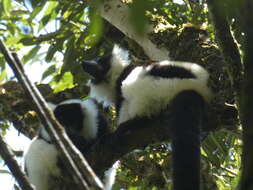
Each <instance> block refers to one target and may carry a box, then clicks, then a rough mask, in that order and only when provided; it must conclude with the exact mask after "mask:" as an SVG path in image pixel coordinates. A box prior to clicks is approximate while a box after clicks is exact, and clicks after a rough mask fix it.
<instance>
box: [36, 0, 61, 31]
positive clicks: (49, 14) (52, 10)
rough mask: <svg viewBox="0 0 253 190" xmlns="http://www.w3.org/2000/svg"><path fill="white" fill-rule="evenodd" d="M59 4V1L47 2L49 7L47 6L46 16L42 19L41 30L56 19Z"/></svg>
mask: <svg viewBox="0 0 253 190" xmlns="http://www.w3.org/2000/svg"><path fill="white" fill-rule="evenodd" d="M58 5H59V3H58V2H57V1H49V2H47V7H46V8H45V12H44V16H43V18H42V19H41V22H40V25H39V29H38V30H39V31H40V30H41V29H42V28H43V27H45V26H46V25H47V24H48V23H49V22H50V21H51V20H53V19H55V18H56V16H57V12H56V10H57V9H56V8H57V6H58Z"/></svg>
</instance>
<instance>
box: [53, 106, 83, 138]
mask: <svg viewBox="0 0 253 190" xmlns="http://www.w3.org/2000/svg"><path fill="white" fill-rule="evenodd" d="M54 115H55V117H56V118H57V120H58V121H59V122H60V124H61V125H63V126H64V128H65V130H66V131H67V133H68V134H76V135H77V134H78V133H79V132H80V131H81V130H82V128H83V127H84V126H83V121H84V119H85V115H84V113H83V111H82V107H81V105H80V104H79V103H71V104H60V105H58V106H57V107H56V108H55V110H54Z"/></svg>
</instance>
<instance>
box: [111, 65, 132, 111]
mask: <svg viewBox="0 0 253 190" xmlns="http://www.w3.org/2000/svg"><path fill="white" fill-rule="evenodd" d="M134 68H135V66H134V65H129V66H127V67H126V68H125V69H124V70H123V71H122V73H121V74H120V76H119V78H118V79H117V81H116V104H115V107H116V113H117V116H119V111H120V107H121V104H122V102H123V100H124V98H123V96H122V91H121V86H122V82H123V81H124V80H125V79H126V77H127V76H128V75H129V74H130V73H131V72H132V70H133V69H134Z"/></svg>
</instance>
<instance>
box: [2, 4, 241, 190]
mask: <svg viewBox="0 0 253 190" xmlns="http://www.w3.org/2000/svg"><path fill="white" fill-rule="evenodd" d="M87 2H88V1H82V0H80V1H75V0H61V1H60V0H52V1H46V0H40V1H39V0H16V1H11V0H2V1H0V10H3V11H0V36H2V38H3V39H4V41H5V42H6V44H7V46H8V47H10V48H12V50H14V51H17V52H19V53H20V55H23V57H22V62H23V63H24V64H25V65H28V66H29V65H32V64H43V65H44V68H45V69H44V71H43V72H41V73H42V81H47V82H48V83H49V84H50V85H51V86H52V87H53V89H54V90H55V92H59V91H62V90H64V89H66V88H72V87H74V86H77V85H85V83H86V80H87V76H85V75H84V74H83V73H82V72H81V69H80V63H81V61H82V60H83V59H90V58H92V57H94V56H97V55H103V54H105V53H106V52H107V51H109V50H110V48H111V46H112V44H113V43H115V42H122V43H123V44H124V43H125V42H126V41H128V40H129V39H127V38H125V37H124V36H123V37H122V34H118V33H115V35H113V36H112V35H110V32H111V31H112V30H115V29H114V28H113V26H111V25H109V24H108V23H106V22H103V20H102V19H101V18H100V17H99V16H98V15H96V12H95V11H96V8H97V5H99V1H95V2H94V3H93V4H88V3H87ZM129 6H130V7H131V12H132V16H133V18H132V22H133V25H134V26H135V28H136V30H138V31H140V32H143V31H144V30H145V29H146V28H145V26H147V25H148V23H149V22H151V21H152V22H154V23H156V24H157V25H159V24H163V25H174V26H176V27H177V28H178V29H181V28H182V27H183V26H184V25H185V24H189V23H190V24H192V25H195V26H198V27H200V28H201V27H203V26H205V27H206V29H207V30H208V31H209V32H210V33H209V36H211V39H213V36H214V34H213V31H212V26H211V25H210V23H209V18H208V12H207V7H206V4H205V3H204V1H200V2H199V3H196V2H194V1H190V0H184V1H183V2H182V3H178V2H177V1H174V0H160V1H156V0H148V1H144V0H142V1H138V0H134V1H133V3H131V1H130V3H129ZM136 18H137V19H136ZM230 19H232V17H231V18H230ZM233 29H234V30H235V31H236V34H237V35H238V36H240V32H241V30H240V28H239V26H238V24H234V25H233ZM164 38H165V37H164ZM28 74H29V73H28ZM7 80H11V79H10V74H9V72H7V67H6V64H5V61H4V59H3V56H2V55H0V83H3V82H5V81H7ZM231 101H232V100H231ZM0 112H1V110H0ZM1 120H2V119H1ZM6 126H7V123H6V122H4V121H3V122H1V123H0V127H1V133H5V130H4V129H5V128H6ZM233 129H234V128H233ZM240 133H241V130H240V128H239V127H238V128H236V130H235V131H234V130H230V129H227V130H220V131H217V132H215V133H213V134H211V135H210V136H209V137H208V138H207V139H205V141H204V143H203V149H202V156H203V162H204V163H205V164H204V166H205V168H203V169H202V170H203V173H204V172H205V176H203V178H204V179H207V181H206V183H209V184H212V183H214V184H216V185H217V187H218V189H221V190H223V189H224V190H228V189H231V188H232V187H231V186H233V187H235V185H236V182H237V180H238V177H237V176H238V172H239V168H240V154H241V134H240ZM169 155H170V147H169V146H168V145H167V144H159V145H152V146H150V147H147V148H146V149H145V150H144V151H140V152H134V153H132V154H130V155H127V156H126V157H125V158H124V159H123V160H122V165H121V168H120V169H119V172H118V180H117V184H116V186H115V189H120V188H121V187H123V188H126V189H128V190H135V189H138V190H142V189H153V190H155V189H166V188H167V187H169V186H170V185H171V183H170V174H171V173H170V170H168V168H169V167H170V160H169V159H168V157H169ZM3 172H5V171H2V170H0V173H3ZM210 189H211V188H210Z"/></svg>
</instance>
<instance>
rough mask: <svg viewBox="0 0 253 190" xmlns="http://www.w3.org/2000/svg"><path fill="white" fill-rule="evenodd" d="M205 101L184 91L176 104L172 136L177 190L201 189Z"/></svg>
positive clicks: (174, 181) (190, 91)
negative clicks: (201, 154)
mask: <svg viewBox="0 0 253 190" xmlns="http://www.w3.org/2000/svg"><path fill="white" fill-rule="evenodd" d="M203 108H204V100H203V98H202V97H201V96H200V95H199V94H198V93H197V92H195V91H192V90H188V91H183V92H181V93H180V94H179V95H177V96H176V97H175V99H174V101H173V105H172V107H171V109H172V110H173V112H172V117H171V122H170V129H171V133H172V134H171V136H172V160H173V187H174V188H173V189H174V190H199V189H200V128H201V125H202V118H203V116H202V115H203V110H204V109H203Z"/></svg>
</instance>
